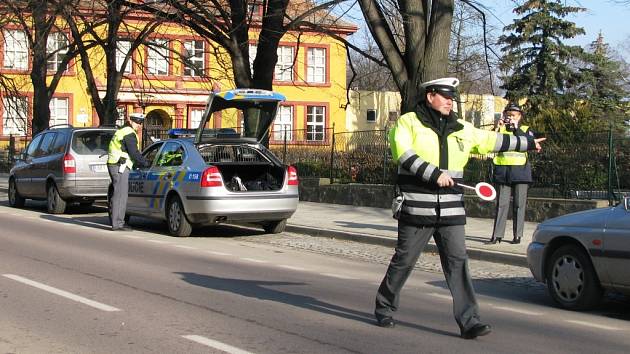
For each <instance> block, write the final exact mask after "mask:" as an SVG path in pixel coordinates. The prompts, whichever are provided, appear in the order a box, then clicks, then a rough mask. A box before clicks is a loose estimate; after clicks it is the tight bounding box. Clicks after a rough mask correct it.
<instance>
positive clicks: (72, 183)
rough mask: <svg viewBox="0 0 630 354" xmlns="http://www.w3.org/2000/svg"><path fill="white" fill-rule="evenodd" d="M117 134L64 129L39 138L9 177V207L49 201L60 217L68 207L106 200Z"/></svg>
mask: <svg viewBox="0 0 630 354" xmlns="http://www.w3.org/2000/svg"><path fill="white" fill-rule="evenodd" d="M115 132H116V129H115V128H102V127H101V128H73V127H72V126H69V125H63V126H53V127H51V128H49V129H47V130H45V131H43V132H41V133H39V134H37V135H36V136H35V137H34V138H33V140H32V141H31V142H30V143H29V145H28V146H27V147H26V150H24V152H22V153H21V154H20V156H19V157H18V159H17V161H16V164H15V166H14V167H13V168H12V169H11V171H10V173H9V204H10V205H11V206H13V207H23V206H24V203H25V200H26V199H35V200H46V201H47V203H46V204H47V209H48V212H49V213H53V214H61V213H64V212H65V210H66V205H67V204H68V203H81V204H82V205H84V206H85V205H91V204H92V203H94V201H95V200H99V199H101V200H103V199H106V198H107V190H108V186H109V183H110V178H109V173H108V172H107V166H106V163H107V148H108V145H109V141H110V140H111V138H112V136H113V135H114V133H115Z"/></svg>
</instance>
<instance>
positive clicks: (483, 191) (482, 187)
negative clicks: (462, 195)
mask: <svg viewBox="0 0 630 354" xmlns="http://www.w3.org/2000/svg"><path fill="white" fill-rule="evenodd" d="M457 185H458V186H460V187H464V188H468V189H472V190H474V191H475V193H477V196H478V197H479V198H481V199H483V200H488V201H490V200H494V198H496V197H497V191H496V190H495V189H494V187H493V186H492V185H491V184H490V183H486V182H479V183H477V184H476V185H475V186H474V187H471V186H467V185H465V184H461V183H457Z"/></svg>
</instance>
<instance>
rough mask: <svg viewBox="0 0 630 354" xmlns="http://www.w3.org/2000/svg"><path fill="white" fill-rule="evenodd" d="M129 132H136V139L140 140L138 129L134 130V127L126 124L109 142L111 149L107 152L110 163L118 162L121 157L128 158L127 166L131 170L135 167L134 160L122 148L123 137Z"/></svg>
mask: <svg viewBox="0 0 630 354" xmlns="http://www.w3.org/2000/svg"><path fill="white" fill-rule="evenodd" d="M129 134H134V135H135V136H136V141H138V134H136V131H135V130H133V128H132V127H129V126H125V127H123V128H120V129H118V130H117V131H116V133H115V134H114V136H113V137H112V140H111V141H110V142H109V149H108V150H109V151H108V154H107V156H108V157H107V163H108V164H117V163H118V161H120V158H121V157H124V158H125V159H126V161H125V166H127V168H129V169H130V170H131V168H132V167H133V161H131V158H130V157H129V154H128V153H127V152H126V151H123V150H122V142H123V138H124V137H125V136H127V135H129Z"/></svg>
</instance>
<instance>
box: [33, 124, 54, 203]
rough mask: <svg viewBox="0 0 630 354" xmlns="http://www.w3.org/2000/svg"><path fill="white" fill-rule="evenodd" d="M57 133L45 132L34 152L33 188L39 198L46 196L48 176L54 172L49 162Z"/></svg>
mask: <svg viewBox="0 0 630 354" xmlns="http://www.w3.org/2000/svg"><path fill="white" fill-rule="evenodd" d="M56 135H57V133H55V132H48V133H46V134H44V137H43V138H42V142H41V143H40V144H39V147H38V148H37V149H36V150H35V153H34V154H33V160H32V162H31V173H32V177H31V186H32V188H33V195H34V196H35V197H38V198H45V197H46V193H47V191H46V183H47V180H48V176H49V175H50V174H51V173H52V171H51V170H50V168H49V162H50V159H51V151H52V147H53V142H54V141H55V137H56ZM57 182H58V181H55V183H57Z"/></svg>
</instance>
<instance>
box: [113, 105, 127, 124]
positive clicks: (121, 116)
mask: <svg viewBox="0 0 630 354" xmlns="http://www.w3.org/2000/svg"><path fill="white" fill-rule="evenodd" d="M116 112H118V117H117V118H116V123H115V124H116V125H117V126H119V127H122V126H123V125H125V120H126V118H127V107H126V106H118V107H116Z"/></svg>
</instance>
